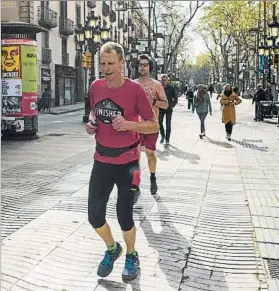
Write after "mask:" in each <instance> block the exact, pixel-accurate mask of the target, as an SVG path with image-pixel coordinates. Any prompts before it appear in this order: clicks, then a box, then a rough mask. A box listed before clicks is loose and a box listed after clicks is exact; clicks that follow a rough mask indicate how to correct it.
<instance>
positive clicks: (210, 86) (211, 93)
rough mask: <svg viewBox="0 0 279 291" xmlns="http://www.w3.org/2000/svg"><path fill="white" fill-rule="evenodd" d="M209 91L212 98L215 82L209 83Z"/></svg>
mask: <svg viewBox="0 0 279 291" xmlns="http://www.w3.org/2000/svg"><path fill="white" fill-rule="evenodd" d="M208 91H209V94H210V98H212V96H213V93H214V86H213V84H210V85H209V87H208Z"/></svg>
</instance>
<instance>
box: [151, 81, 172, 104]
mask: <svg viewBox="0 0 279 291" xmlns="http://www.w3.org/2000/svg"><path fill="white" fill-rule="evenodd" d="M155 88H156V93H157V96H158V99H159V100H157V101H156V102H155V104H154V105H156V106H157V107H159V108H162V109H167V108H168V107H169V104H168V99H167V96H166V93H165V90H164V88H163V86H162V84H160V83H159V82H156V83H155Z"/></svg>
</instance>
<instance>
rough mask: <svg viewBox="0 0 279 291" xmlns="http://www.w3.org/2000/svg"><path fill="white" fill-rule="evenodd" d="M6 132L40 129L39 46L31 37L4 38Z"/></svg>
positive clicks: (4, 115) (3, 77)
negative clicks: (38, 106)
mask: <svg viewBox="0 0 279 291" xmlns="http://www.w3.org/2000/svg"><path fill="white" fill-rule="evenodd" d="M1 44H2V47H1V52H2V57H1V64H2V69H1V77H2V80H1V83H2V90H1V91H2V92H1V97H2V118H1V131H2V133H3V135H4V134H15V133H23V134H24V133H25V132H32V133H34V132H37V131H38V127H37V124H38V122H37V116H38V109H37V94H38V93H37V88H38V87H37V86H38V85H37V80H38V76H37V74H38V72H37V47H36V41H34V40H31V39H2V40H1Z"/></svg>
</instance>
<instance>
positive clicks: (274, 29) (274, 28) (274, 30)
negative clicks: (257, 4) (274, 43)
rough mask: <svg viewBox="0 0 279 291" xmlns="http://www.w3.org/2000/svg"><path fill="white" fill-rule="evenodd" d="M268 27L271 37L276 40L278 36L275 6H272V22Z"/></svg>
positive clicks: (278, 29)
mask: <svg viewBox="0 0 279 291" xmlns="http://www.w3.org/2000/svg"><path fill="white" fill-rule="evenodd" d="M268 27H269V31H270V35H271V37H272V38H275V39H276V38H277V37H278V35H279V23H278V21H277V16H276V4H273V16H272V22H271V23H270V24H269V25H268Z"/></svg>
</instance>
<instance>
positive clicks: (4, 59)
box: [1, 45, 21, 79]
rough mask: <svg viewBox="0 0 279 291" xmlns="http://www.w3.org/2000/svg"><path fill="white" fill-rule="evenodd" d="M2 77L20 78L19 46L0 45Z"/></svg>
mask: <svg viewBox="0 0 279 291" xmlns="http://www.w3.org/2000/svg"><path fill="white" fill-rule="evenodd" d="M1 53H2V55H1V64H2V74H1V76H2V79H3V78H5V79H20V77H21V76H20V46H19V45H11V46H3V45H2V47H1Z"/></svg>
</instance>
